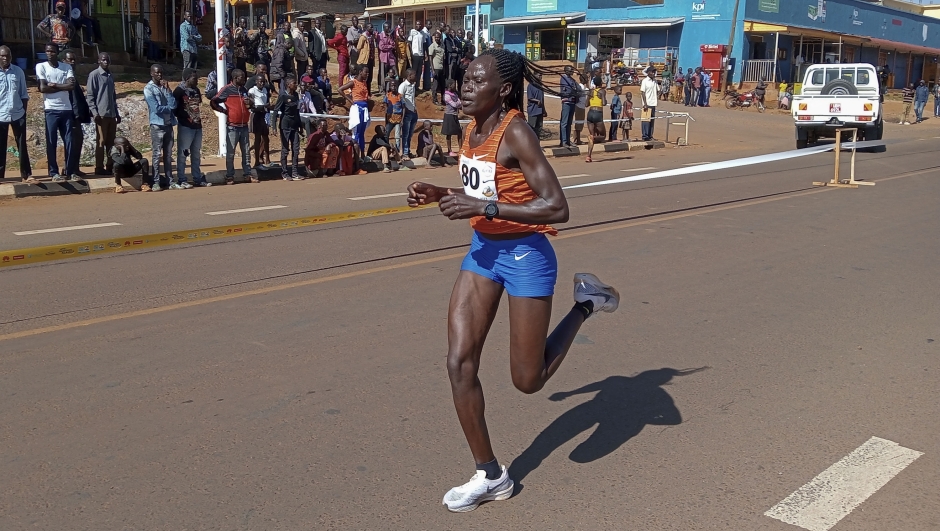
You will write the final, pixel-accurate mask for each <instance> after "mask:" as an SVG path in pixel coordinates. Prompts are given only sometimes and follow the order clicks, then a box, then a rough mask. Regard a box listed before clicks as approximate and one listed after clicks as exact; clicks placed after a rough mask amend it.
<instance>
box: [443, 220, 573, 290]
mask: <svg viewBox="0 0 940 531" xmlns="http://www.w3.org/2000/svg"><path fill="white" fill-rule="evenodd" d="M460 269H461V270H462V271H470V272H471V273H476V274H478V275H480V276H481V277H484V278H488V279H490V280H492V281H493V282H497V283H499V284H501V285H503V286H504V287H505V288H506V292H507V293H509V294H510V295H512V296H513V297H547V296H549V295H552V294H554V293H555V280H556V279H557V278H558V260H557V259H556V258H555V250H554V249H553V248H552V244H551V243H549V241H548V238H547V237H546V236H545V235H544V234H541V233H536V234H532V235H531V236H526V237H524V238H518V239H514V240H493V239H490V238H487V237H486V235H484V234H480V233H479V232H477V231H474V232H473V239H472V240H471V242H470V252H468V253H467V256H466V258H464V259H463V263H462V264H460Z"/></svg>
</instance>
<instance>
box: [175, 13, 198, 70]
mask: <svg viewBox="0 0 940 531" xmlns="http://www.w3.org/2000/svg"><path fill="white" fill-rule="evenodd" d="M200 42H202V35H200V34H199V29H197V28H196V26H195V25H194V24H193V16H192V14H191V13H190V12H189V11H183V23H182V24H180V50H181V51H182V52H183V68H196V58H197V56H198V55H199V49H198V48H196V46H197V45H198V44H199V43H200Z"/></svg>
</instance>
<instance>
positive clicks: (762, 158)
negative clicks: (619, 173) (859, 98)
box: [563, 140, 894, 190]
mask: <svg viewBox="0 0 940 531" xmlns="http://www.w3.org/2000/svg"><path fill="white" fill-rule="evenodd" d="M891 143H894V142H885V141H884V140H869V141H865V142H843V143H842V148H843V149H852V148H855V149H864V148H870V147H877V146H884V145H886V144H891ZM834 149H835V144H829V145H825V146H814V147H811V148H806V149H794V150H792V151H782V152H780V153H769V154H767V155H757V156H755V157H745V158H743V159H732V160H726V161H722V162H709V163H707V164H699V165H698V166H689V167H686V168H676V169H674V170H665V171H656V172H653V173H643V174H640V175H633V176H631V177H619V178H617V179H608V180H606V181H597V182H593V183H584V184H575V185H571V186H565V187H564V188H563V189H564V190H572V189H575V188H587V187H590V186H602V185H605V184H620V183H631V182H635V181H646V180H649V179H662V178H663V177H676V176H679V175H689V174H692V173H702V172H706V171H715V170H727V169H730V168H739V167H741V166H750V165H752V164H763V163H766V162H775V161H778V160H786V159H794V158H797V157H805V156H807V155H815V154H817V153H824V152H826V151H832V150H834Z"/></svg>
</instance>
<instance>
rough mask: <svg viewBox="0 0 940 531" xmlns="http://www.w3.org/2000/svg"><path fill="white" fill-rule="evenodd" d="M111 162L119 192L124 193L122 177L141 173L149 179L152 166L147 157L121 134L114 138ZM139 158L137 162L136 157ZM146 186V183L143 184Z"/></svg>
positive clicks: (144, 177)
mask: <svg viewBox="0 0 940 531" xmlns="http://www.w3.org/2000/svg"><path fill="white" fill-rule="evenodd" d="M110 157H111V162H112V163H113V164H114V191H115V192H116V193H119V194H123V193H124V186H123V185H122V184H121V179H128V178H130V177H133V176H135V175H137V174H138V173H139V174H140V175H141V177H142V179H147V177H148V175H149V174H150V167H149V164H148V163H147V159H145V158H144V156H143V155H141V154H140V151H137V148H135V147H134V146H132V145H131V142H130V141H129V140H128V139H126V138H124V137H123V136H119V137H117V138H115V139H114V147H112V148H111V154H110ZM131 157H133V158H134V159H137V162H134V159H132V158H131ZM143 186H146V183H144V184H143Z"/></svg>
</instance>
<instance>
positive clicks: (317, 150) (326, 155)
mask: <svg viewBox="0 0 940 531" xmlns="http://www.w3.org/2000/svg"><path fill="white" fill-rule="evenodd" d="M316 126H317V128H316V130H315V131H314V132H313V133H311V134H310V136H308V137H307V146H306V147H305V148H304V167H306V169H307V176H308V177H323V176H324V175H333V173H335V172H336V166H337V164H338V163H339V146H337V145H336V144H334V143H333V137H332V136H331V135H330V130H329V126H328V124H327V121H326V120H324V119H322V118H321V119H319V120H317V121H316Z"/></svg>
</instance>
